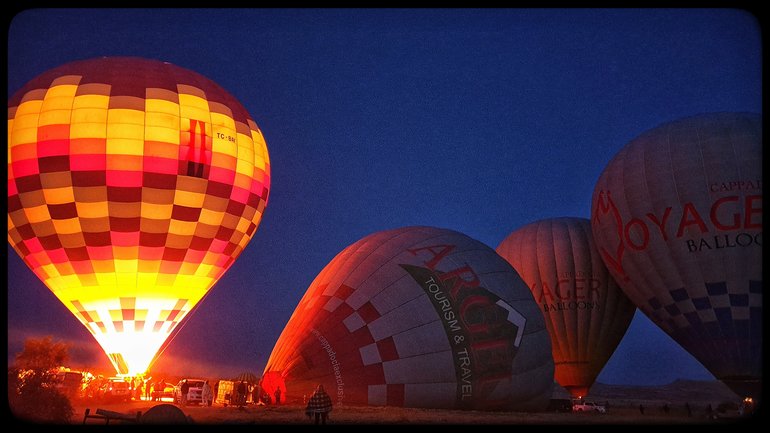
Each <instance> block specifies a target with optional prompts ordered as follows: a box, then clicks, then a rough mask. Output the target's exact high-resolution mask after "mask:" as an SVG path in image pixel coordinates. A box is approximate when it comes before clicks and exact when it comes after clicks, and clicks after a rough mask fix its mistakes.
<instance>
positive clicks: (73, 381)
mask: <svg viewBox="0 0 770 433" xmlns="http://www.w3.org/2000/svg"><path fill="white" fill-rule="evenodd" d="M55 386H56V389H58V390H59V391H61V392H62V393H64V394H65V395H67V396H68V397H80V396H81V394H82V391H83V373H81V372H79V371H69V370H62V371H59V372H58V373H56V385H55Z"/></svg>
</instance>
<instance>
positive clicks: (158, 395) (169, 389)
mask: <svg viewBox="0 0 770 433" xmlns="http://www.w3.org/2000/svg"><path fill="white" fill-rule="evenodd" d="M162 385H163V389H160V386H159V385H158V384H155V385H154V386H155V387H157V389H155V388H153V390H152V400H153V401H163V400H164V399H167V398H168V399H171V400H173V399H174V389H175V388H176V387H175V386H174V384H173V383H168V382H164V383H163V384H162Z"/></svg>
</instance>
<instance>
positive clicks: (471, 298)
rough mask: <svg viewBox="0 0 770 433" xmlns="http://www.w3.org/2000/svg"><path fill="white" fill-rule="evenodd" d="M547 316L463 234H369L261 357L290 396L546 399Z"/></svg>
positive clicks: (534, 403) (475, 401) (509, 405)
mask: <svg viewBox="0 0 770 433" xmlns="http://www.w3.org/2000/svg"><path fill="white" fill-rule="evenodd" d="M550 344H551V343H550V340H549V337H548V332H547V331H546V329H545V326H544V323H543V318H542V315H541V314H540V312H539V311H538V308H537V305H536V304H535V302H534V300H533V299H532V294H531V293H529V290H527V288H526V286H525V285H524V283H523V282H522V281H521V279H520V278H519V277H518V275H517V274H516V272H515V271H514V270H513V268H511V266H510V265H509V264H508V263H506V262H505V260H503V259H502V258H501V257H500V256H498V255H497V254H496V253H495V252H494V250H493V249H491V248H490V247H488V246H486V245H484V244H482V243H481V242H478V241H476V240H474V239H471V238H469V237H468V236H466V235H463V234H461V233H458V232H455V231H452V230H446V229H438V228H431V227H406V228H401V229H395V230H387V231H382V232H378V233H374V234H372V235H369V236H367V237H365V238H363V239H361V240H359V241H358V242H356V243H354V244H352V245H350V246H348V247H347V248H345V249H344V250H343V251H342V252H340V253H339V254H338V255H337V256H336V257H335V258H334V259H333V260H332V261H331V262H330V263H329V264H328V265H327V266H326V267H325V268H324V269H323V270H322V271H321V273H319V274H318V276H317V277H316V278H315V280H314V281H313V283H312V284H311V285H310V287H309V288H308V290H307V292H306V293H305V296H304V297H303V298H302V300H301V301H300V303H299V305H298V306H297V308H296V309H295V311H294V313H293V314H292V316H291V318H290V320H289V322H288V324H287V325H286V327H285V329H284V330H283V332H282V333H281V336H280V338H279V339H278V341H277V342H276V345H275V348H274V349H273V352H272V354H271V355H270V359H269V360H268V363H267V366H266V368H265V373H264V375H263V376H264V379H263V383H269V384H270V385H269V389H273V388H274V387H276V386H278V385H282V386H283V387H282V389H283V390H284V391H285V393H284V395H286V394H289V398H291V397H292V396H293V397H294V398H297V396H299V395H302V394H306V395H310V394H311V393H312V391H313V390H314V389H315V387H316V386H317V385H318V384H323V385H324V387H325V388H326V390H327V392H329V394H330V395H331V397H332V400H333V401H334V402H335V404H362V405H367V404H368V405H376V406H383V405H388V406H404V407H436V408H463V409H507V410H514V409H518V410H540V409H543V408H545V406H546V405H547V404H548V401H549V399H550V397H551V391H552V389H553V358H552V356H551V349H550Z"/></svg>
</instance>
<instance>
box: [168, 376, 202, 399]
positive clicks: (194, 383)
mask: <svg viewBox="0 0 770 433" xmlns="http://www.w3.org/2000/svg"><path fill="white" fill-rule="evenodd" d="M185 380H186V381H187V384H188V385H190V389H188V390H187V404H202V403H203V382H204V380H203V379H182V380H180V381H179V383H177V384H176V386H175V387H174V403H176V404H182V383H183V382H184V381H185Z"/></svg>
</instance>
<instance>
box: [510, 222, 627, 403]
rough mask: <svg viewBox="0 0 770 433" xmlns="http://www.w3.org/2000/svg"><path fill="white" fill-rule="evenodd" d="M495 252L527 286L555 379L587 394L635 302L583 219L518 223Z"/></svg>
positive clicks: (573, 391)
mask: <svg viewBox="0 0 770 433" xmlns="http://www.w3.org/2000/svg"><path fill="white" fill-rule="evenodd" d="M497 252H498V254H500V255H501V256H502V257H503V258H505V259H506V260H508V263H510V264H511V265H512V266H513V268H514V269H516V271H517V272H518V273H519V275H520V276H521V278H522V279H523V280H524V282H525V283H527V285H528V286H529V289H530V290H531V291H532V294H533V295H534V296H535V301H537V303H538V304H539V305H540V307H541V311H542V312H543V315H544V316H545V325H546V328H548V333H549V334H550V335H551V344H552V347H553V360H554V364H555V372H554V378H555V379H556V381H557V382H558V383H559V384H560V385H561V386H563V387H564V388H566V389H567V390H568V391H569V392H570V394H572V395H573V396H574V397H580V396H585V395H587V394H588V390H589V388H590V387H591V385H592V384H593V383H594V381H595V380H596V376H598V375H599V373H600V372H601V370H602V368H604V365H605V364H606V363H607V360H609V359H610V357H611V356H612V353H613V352H614V351H615V348H616V347H617V345H618V343H620V340H621V339H622V338H623V335H625V333H626V330H627V329H628V325H629V324H630V323H631V319H632V318H633V317H634V312H635V311H636V306H634V304H633V303H631V301H630V300H629V299H628V297H626V295H625V294H623V292H622V291H621V290H620V287H618V285H617V283H615V280H614V279H613V278H612V276H610V274H609V272H608V271H607V267H606V266H604V262H602V259H601V257H600V256H599V252H598V251H597V249H596V245H595V244H594V240H593V235H592V234H591V222H590V221H589V220H587V219H585V218H552V219H544V220H540V221H536V222H533V223H530V224H527V225H525V226H524V227H521V228H519V229H517V230H515V231H514V232H512V233H511V234H510V235H508V237H506V238H505V239H504V240H503V241H502V242H501V243H500V245H499V246H498V247H497Z"/></svg>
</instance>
